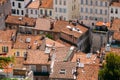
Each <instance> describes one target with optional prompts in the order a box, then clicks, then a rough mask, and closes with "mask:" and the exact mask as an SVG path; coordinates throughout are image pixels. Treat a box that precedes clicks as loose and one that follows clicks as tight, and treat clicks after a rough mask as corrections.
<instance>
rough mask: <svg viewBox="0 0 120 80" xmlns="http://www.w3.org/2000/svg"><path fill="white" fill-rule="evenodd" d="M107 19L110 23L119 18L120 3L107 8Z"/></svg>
mask: <svg viewBox="0 0 120 80" xmlns="http://www.w3.org/2000/svg"><path fill="white" fill-rule="evenodd" d="M109 13H110V14H109V19H110V21H112V20H113V19H115V18H120V2H113V3H112V4H111V5H110V8H109Z"/></svg>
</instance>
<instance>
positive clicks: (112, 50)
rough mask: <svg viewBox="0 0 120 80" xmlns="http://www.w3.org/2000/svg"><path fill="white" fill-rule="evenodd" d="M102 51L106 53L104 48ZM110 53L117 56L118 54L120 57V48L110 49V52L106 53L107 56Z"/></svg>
mask: <svg viewBox="0 0 120 80" xmlns="http://www.w3.org/2000/svg"><path fill="white" fill-rule="evenodd" d="M102 51H105V48H102V49H101V52H102ZM110 52H113V53H115V54H117V55H120V48H114V47H111V48H110V51H106V54H109V53H110Z"/></svg>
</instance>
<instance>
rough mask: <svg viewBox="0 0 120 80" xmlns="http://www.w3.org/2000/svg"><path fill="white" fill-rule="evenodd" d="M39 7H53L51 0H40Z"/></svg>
mask: <svg viewBox="0 0 120 80" xmlns="http://www.w3.org/2000/svg"><path fill="white" fill-rule="evenodd" d="M40 8H48V9H51V8H53V0H42V5H40Z"/></svg>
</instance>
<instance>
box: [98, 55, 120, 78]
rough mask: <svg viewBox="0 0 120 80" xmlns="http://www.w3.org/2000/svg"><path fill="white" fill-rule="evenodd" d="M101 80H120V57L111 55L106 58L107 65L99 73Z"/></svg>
mask: <svg viewBox="0 0 120 80" xmlns="http://www.w3.org/2000/svg"><path fill="white" fill-rule="evenodd" d="M99 79H100V80H120V56H118V55H116V54H115V53H110V54H108V55H107V56H106V64H104V66H103V69H101V70H100V71H99Z"/></svg>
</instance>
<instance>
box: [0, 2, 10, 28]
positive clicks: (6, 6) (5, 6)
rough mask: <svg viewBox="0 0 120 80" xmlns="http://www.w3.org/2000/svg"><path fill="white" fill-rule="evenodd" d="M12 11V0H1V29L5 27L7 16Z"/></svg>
mask: <svg viewBox="0 0 120 80" xmlns="http://www.w3.org/2000/svg"><path fill="white" fill-rule="evenodd" d="M10 13H11V7H10V0H1V1H0V25H1V26H0V29H2V30H3V29H5V18H6V17H7V15H8V14H10Z"/></svg>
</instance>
